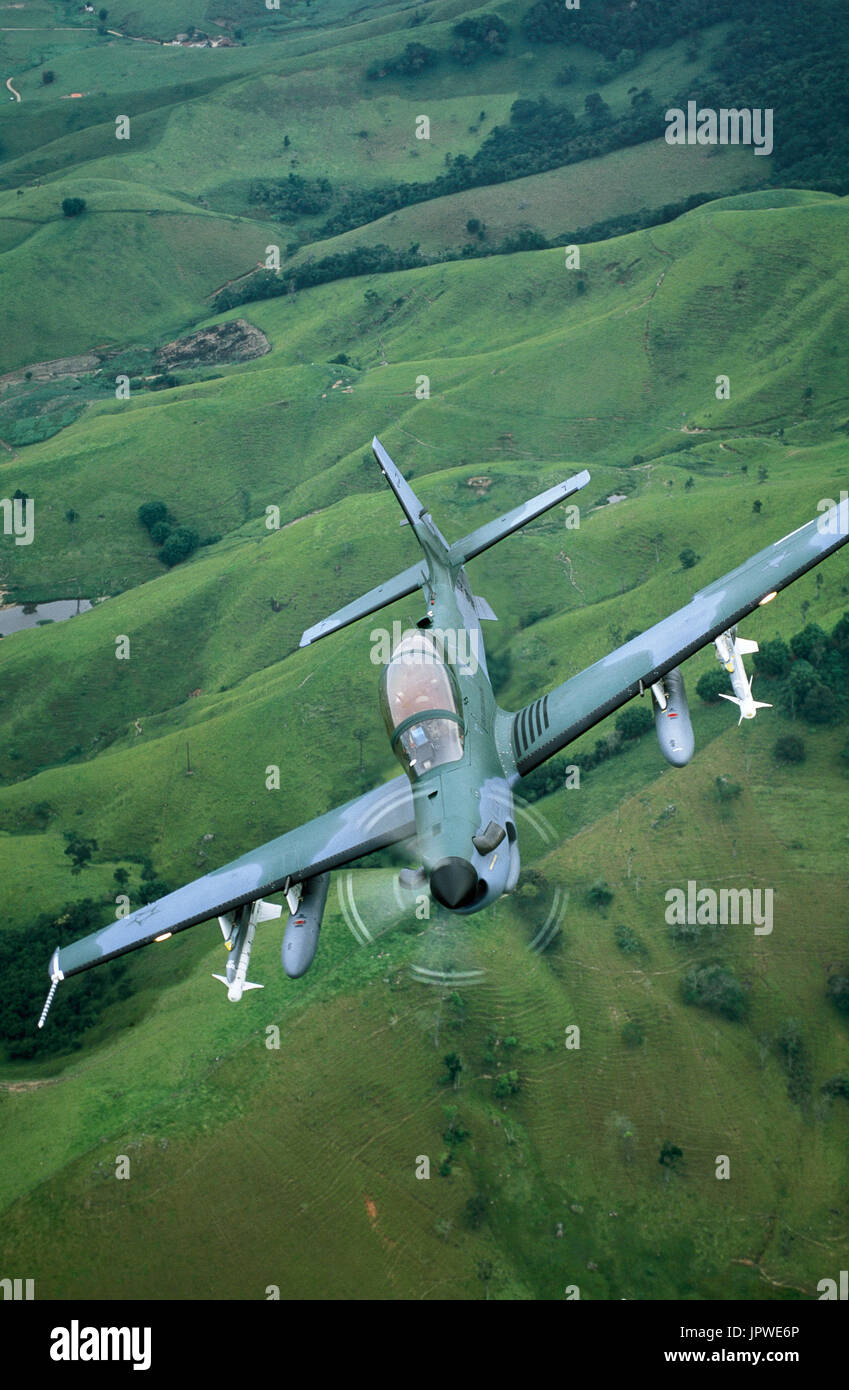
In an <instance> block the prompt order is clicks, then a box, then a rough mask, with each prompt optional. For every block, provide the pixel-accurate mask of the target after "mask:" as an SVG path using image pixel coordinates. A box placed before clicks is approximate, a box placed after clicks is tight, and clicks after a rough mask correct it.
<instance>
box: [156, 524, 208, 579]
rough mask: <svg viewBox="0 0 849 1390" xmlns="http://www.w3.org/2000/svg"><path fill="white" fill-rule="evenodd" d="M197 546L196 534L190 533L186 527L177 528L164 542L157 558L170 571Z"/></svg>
mask: <svg viewBox="0 0 849 1390" xmlns="http://www.w3.org/2000/svg"><path fill="white" fill-rule="evenodd" d="M197 546H198V535H197V532H196V531H190V530H189V528H188V527H187V526H178V527H177V528H176V530H174V531H172V532H171V534H170V536H169V537H168V539H167V540H166V541H165V542H164V544H163V546H162V549H161V550H160V552H159V558H160V560H161V561H162V563H163V565H167V566H168V568H169V569H172V568H173V566H174V565H179V564H180V562H181V560H187V559H188V557H189V556H190V555H191V553H192V551H194V550H196V549H197Z"/></svg>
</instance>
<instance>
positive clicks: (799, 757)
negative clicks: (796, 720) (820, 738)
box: [772, 734, 805, 763]
mask: <svg viewBox="0 0 849 1390" xmlns="http://www.w3.org/2000/svg"><path fill="white" fill-rule="evenodd" d="M772 756H773V757H774V758H775V761H776V762H778V763H803V762H804V761H805V745H804V743H803V742H802V740H801V739H800V738H799V736H798V734H783V735H782V736H781V738H779V739H776V741H775V744H774V745H773V749H772Z"/></svg>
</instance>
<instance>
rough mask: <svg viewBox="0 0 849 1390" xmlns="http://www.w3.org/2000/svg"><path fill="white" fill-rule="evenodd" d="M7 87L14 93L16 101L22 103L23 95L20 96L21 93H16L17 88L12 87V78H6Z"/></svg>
mask: <svg viewBox="0 0 849 1390" xmlns="http://www.w3.org/2000/svg"><path fill="white" fill-rule="evenodd" d="M6 86H7V87H8V88H9V91H10V92H11V93H12V96H13V97H14V98H15V101H20V99H21V94H20V92H18V91H16V90H15V88H14V87H13V86H12V79H11V77H7V78H6Z"/></svg>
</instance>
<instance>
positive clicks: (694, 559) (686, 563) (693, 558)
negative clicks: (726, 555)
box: [678, 545, 701, 570]
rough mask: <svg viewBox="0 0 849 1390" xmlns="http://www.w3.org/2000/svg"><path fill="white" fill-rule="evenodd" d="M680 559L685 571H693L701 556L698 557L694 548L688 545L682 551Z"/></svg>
mask: <svg viewBox="0 0 849 1390" xmlns="http://www.w3.org/2000/svg"><path fill="white" fill-rule="evenodd" d="M678 559H679V560H680V561H681V565H682V568H683V569H685V570H691V569H692V568H693V566H694V565H695V564H698V562H699V560H700V559H701V556H699V555H697V554H696V552H695V550H693V548H692V546H689V545H688V546H685V547H684V549H683V550H682V551H681V553H680V555H679V556H678Z"/></svg>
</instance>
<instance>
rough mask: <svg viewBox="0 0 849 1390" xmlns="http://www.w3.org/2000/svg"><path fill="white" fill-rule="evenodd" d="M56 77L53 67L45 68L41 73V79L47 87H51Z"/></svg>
mask: <svg viewBox="0 0 849 1390" xmlns="http://www.w3.org/2000/svg"><path fill="white" fill-rule="evenodd" d="M55 77H56V74H55V72H54V71H53V69H52V68H44V69H43V71H42V74H41V81H42V83H43V84H44V86H45V87H49V86H50V83H51V82H53V81H54V79H55Z"/></svg>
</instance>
